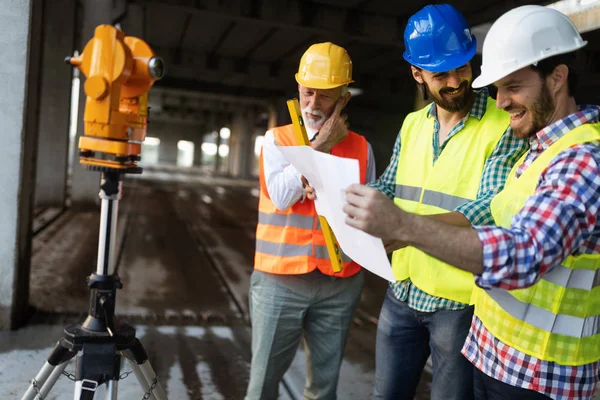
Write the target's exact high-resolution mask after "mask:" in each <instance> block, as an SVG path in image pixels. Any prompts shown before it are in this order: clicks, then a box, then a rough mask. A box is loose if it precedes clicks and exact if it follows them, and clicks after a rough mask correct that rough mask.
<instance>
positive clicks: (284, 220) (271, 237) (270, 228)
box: [254, 125, 369, 278]
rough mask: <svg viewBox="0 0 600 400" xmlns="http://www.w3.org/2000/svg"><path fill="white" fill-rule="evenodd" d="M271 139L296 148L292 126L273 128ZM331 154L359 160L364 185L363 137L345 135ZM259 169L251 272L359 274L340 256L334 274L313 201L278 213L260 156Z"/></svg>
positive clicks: (366, 155) (354, 265)
mask: <svg viewBox="0 0 600 400" xmlns="http://www.w3.org/2000/svg"><path fill="white" fill-rule="evenodd" d="M273 136H274V137H275V142H276V143H277V144H278V145H279V146H296V145H298V143H297V141H296V135H295V134H294V128H293V126H292V125H285V126H282V127H277V128H274V129H273ZM331 154H333V155H334V156H338V157H345V158H354V159H356V160H358V164H359V171H360V182H361V183H362V184H364V183H365V181H366V176H367V164H368V158H369V144H368V142H367V140H366V139H365V138H364V136H361V135H359V134H357V133H354V132H352V131H348V136H347V137H346V138H345V139H344V140H342V141H341V142H340V143H338V144H336V145H335V146H333V148H332V149H331ZM259 169H260V178H259V180H260V197H259V200H258V225H257V226H256V253H255V255H254V268H256V269H257V270H259V271H263V272H268V273H271V274H283V275H296V274H306V273H309V272H311V271H314V270H315V269H317V268H318V269H319V271H321V272H322V273H323V274H325V275H331V276H335V277H338V278H347V277H350V276H352V275H356V274H357V273H359V272H360V269H361V267H360V265H358V264H357V263H355V262H354V261H352V260H351V259H350V258H349V257H348V256H347V255H346V254H344V253H343V252H342V261H343V262H344V268H343V269H342V270H341V271H340V272H335V271H334V270H333V267H332V266H331V260H330V258H329V253H328V252H327V245H326V243H325V236H324V235H323V231H322V230H321V224H320V222H319V218H318V214H317V211H316V209H315V203H314V201H311V200H305V201H304V202H299V201H298V202H296V203H295V204H294V205H292V206H291V207H289V208H288V209H287V210H285V211H280V210H278V209H277V208H276V207H275V205H274V204H273V202H272V201H271V199H270V198H269V192H268V190H267V185H266V182H265V177H264V172H263V171H264V170H263V159H262V154H261V156H260V158H259Z"/></svg>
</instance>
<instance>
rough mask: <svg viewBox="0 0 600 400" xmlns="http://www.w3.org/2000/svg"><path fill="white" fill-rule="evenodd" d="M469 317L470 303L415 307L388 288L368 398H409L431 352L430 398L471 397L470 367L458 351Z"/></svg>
mask: <svg viewBox="0 0 600 400" xmlns="http://www.w3.org/2000/svg"><path fill="white" fill-rule="evenodd" d="M472 317H473V307H467V308H465V309H462V310H457V311H451V310H439V311H435V312H431V313H426V312H420V311H416V310H414V309H412V308H410V307H409V306H408V305H407V303H405V302H402V301H399V300H398V299H396V297H395V296H394V292H393V291H392V289H391V288H388V291H387V293H386V296H385V299H384V301H383V306H382V308H381V313H380V315H379V324H378V325H377V345H376V360H375V365H376V372H375V389H374V395H373V396H374V398H375V399H389V400H392V399H393V400H408V399H412V398H413V397H414V396H415V392H416V390H417V385H418V384H419V379H420V377H421V372H422V371H423V367H424V366H425V363H426V362H427V358H428V357H429V355H430V354H431V357H432V361H433V380H432V383H431V399H432V400H440V399H444V400H454V399H455V400H469V399H472V398H473V366H472V365H471V363H470V362H469V361H467V359H466V358H465V357H464V356H463V355H462V354H461V352H460V350H461V349H462V346H463V344H464V342H465V338H466V337H467V333H468V332H469V328H470V326H471V319H472Z"/></svg>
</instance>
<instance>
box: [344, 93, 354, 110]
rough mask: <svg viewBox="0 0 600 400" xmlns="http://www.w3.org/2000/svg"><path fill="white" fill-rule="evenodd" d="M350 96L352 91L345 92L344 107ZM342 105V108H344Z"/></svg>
mask: <svg viewBox="0 0 600 400" xmlns="http://www.w3.org/2000/svg"><path fill="white" fill-rule="evenodd" d="M350 97H352V93H350V91H348V92H346V94H345V95H344V107H346V105H348V102H349V101H350ZM344 107H342V108H344Z"/></svg>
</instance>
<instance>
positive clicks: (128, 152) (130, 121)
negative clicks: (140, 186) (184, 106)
mask: <svg viewBox="0 0 600 400" xmlns="http://www.w3.org/2000/svg"><path fill="white" fill-rule="evenodd" d="M65 61H66V62H67V63H69V64H71V65H74V66H76V67H77V68H78V69H79V70H80V71H81V72H82V73H83V74H84V75H85V76H86V77H87V79H86V81H85V85H84V91H85V94H86V95H87V98H86V103H85V114H84V118H83V119H84V125H85V127H84V132H83V134H82V136H81V137H80V139H79V162H80V163H81V164H83V165H85V166H86V167H87V168H88V169H92V170H98V171H102V172H117V173H119V174H124V173H141V171H142V169H141V168H140V167H138V166H137V162H138V161H139V160H140V154H141V152H142V144H141V143H142V142H143V141H144V139H145V137H146V124H147V121H148V91H149V90H150V88H151V87H152V85H153V84H154V82H155V81H156V80H158V79H160V78H162V76H163V75H164V72H165V67H164V62H163V60H162V59H161V58H159V57H155V56H154V53H153V51H152V49H151V48H150V46H149V45H148V44H147V43H146V42H144V41H143V40H141V39H138V38H136V37H132V36H125V33H124V32H123V31H121V30H120V29H117V28H115V27H114V26H111V25H100V26H98V27H97V28H96V30H95V33H94V37H93V38H92V39H91V40H90V41H89V42H88V43H87V45H86V46H85V48H84V50H83V53H82V54H81V55H79V56H77V57H67V58H66V59H65Z"/></svg>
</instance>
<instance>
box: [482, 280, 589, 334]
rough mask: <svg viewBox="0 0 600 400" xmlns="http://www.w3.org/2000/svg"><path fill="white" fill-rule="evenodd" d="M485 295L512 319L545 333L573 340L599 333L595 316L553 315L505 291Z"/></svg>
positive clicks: (488, 291)
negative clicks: (569, 337) (572, 338)
mask: <svg viewBox="0 0 600 400" xmlns="http://www.w3.org/2000/svg"><path fill="white" fill-rule="evenodd" d="M592 272H593V271H592ZM486 293H487V294H488V296H490V297H491V298H492V299H494V301H495V302H496V303H498V305H499V306H500V307H502V309H503V310H504V311H506V312H507V313H509V314H510V315H511V316H512V317H513V318H516V319H518V320H520V321H523V322H526V323H528V324H531V325H533V326H535V327H537V328H540V329H543V330H544V331H546V332H550V333H555V334H558V335H566V336H571V337H574V338H582V337H588V336H594V335H597V334H598V333H600V324H599V322H600V317H599V316H597V315H596V316H591V317H587V318H579V317H574V316H572V315H566V314H554V313H552V312H550V311H548V310H544V309H543V308H540V307H537V306H534V305H533V304H530V303H524V302H522V301H520V300H518V299H517V298H515V297H514V296H513V295H511V294H510V293H509V292H508V291H506V290H502V289H496V288H493V289H490V290H486Z"/></svg>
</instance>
